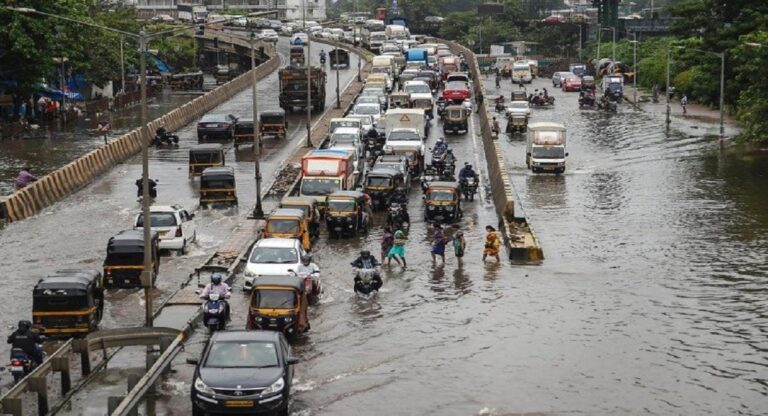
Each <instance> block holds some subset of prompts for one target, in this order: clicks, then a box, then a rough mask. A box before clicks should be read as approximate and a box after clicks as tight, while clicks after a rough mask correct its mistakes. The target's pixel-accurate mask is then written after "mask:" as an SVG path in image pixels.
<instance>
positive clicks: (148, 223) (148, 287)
mask: <svg viewBox="0 0 768 416" xmlns="http://www.w3.org/2000/svg"><path fill="white" fill-rule="evenodd" d="M139 56H140V61H139V62H140V64H139V65H140V67H141V69H140V71H141V72H140V79H141V81H140V82H139V89H140V90H141V129H142V130H146V129H147V34H146V33H145V32H144V31H143V30H142V31H141V32H139ZM145 133H146V134H145V136H146V137H147V138H149V135H150V134H151V133H150V132H145ZM141 172H142V175H141V188H142V189H141V215H142V217H143V218H144V222H143V224H142V226H143V227H142V228H143V230H144V270H143V271H142V273H141V274H142V275H143V279H141V280H142V282H141V283H142V284H143V285H144V308H145V309H144V312H145V315H144V326H148V327H151V326H153V324H154V322H153V321H154V318H153V316H152V281H153V280H154V279H153V278H154V270H153V268H152V263H153V261H152V244H150V241H152V240H151V237H152V217H150V215H149V143H147V142H146V141H145V142H144V143H142V146H141Z"/></svg>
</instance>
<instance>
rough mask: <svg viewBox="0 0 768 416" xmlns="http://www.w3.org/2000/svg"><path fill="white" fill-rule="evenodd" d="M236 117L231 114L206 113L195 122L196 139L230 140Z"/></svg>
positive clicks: (233, 132)
mask: <svg viewBox="0 0 768 416" xmlns="http://www.w3.org/2000/svg"><path fill="white" fill-rule="evenodd" d="M235 123H237V117H235V116H233V115H232V114H206V115H204V116H203V118H201V119H200V121H198V122H197V141H198V142H203V141H206V140H231V139H232V137H234V134H235Z"/></svg>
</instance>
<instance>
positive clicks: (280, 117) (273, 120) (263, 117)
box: [259, 111, 285, 125]
mask: <svg viewBox="0 0 768 416" xmlns="http://www.w3.org/2000/svg"><path fill="white" fill-rule="evenodd" d="M259 121H260V122H261V124H262V125H264V124H279V125H283V124H285V111H263V112H261V113H260V114H259Z"/></svg>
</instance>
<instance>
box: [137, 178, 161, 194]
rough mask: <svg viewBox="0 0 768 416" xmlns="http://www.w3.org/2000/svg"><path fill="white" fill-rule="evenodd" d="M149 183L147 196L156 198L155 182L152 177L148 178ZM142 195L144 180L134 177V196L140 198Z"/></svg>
mask: <svg viewBox="0 0 768 416" xmlns="http://www.w3.org/2000/svg"><path fill="white" fill-rule="evenodd" d="M148 183H149V197H150V198H157V182H156V181H154V180H153V179H151V178H150V179H149V180H148ZM143 196H144V181H143V180H142V179H141V178H139V179H136V197H137V198H141V197H143Z"/></svg>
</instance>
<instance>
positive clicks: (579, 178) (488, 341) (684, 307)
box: [0, 40, 768, 416]
mask: <svg viewBox="0 0 768 416" xmlns="http://www.w3.org/2000/svg"><path fill="white" fill-rule="evenodd" d="M281 42H283V41H282V40H281ZM353 63H354V62H353ZM353 67H354V65H353ZM342 74H344V76H346V77H347V78H346V79H347V80H348V79H349V77H351V76H352V75H353V74H354V70H350V71H347V72H346V73H345V72H342ZM329 78H330V79H329V83H328V88H329V89H331V88H333V87H334V80H335V77H329ZM272 82H274V80H273V81H272ZM548 82H549V81H548V80H538V81H536V82H535V84H534V87H535V88H541V87H543V86H548V85H551V84H547V83H548ZM491 83H492V80H491ZM342 85H343V84H342ZM487 86H488V87H490V88H491V89H489V91H488V95H492V94H493V89H492V88H493V86H492V85H487ZM505 87H506V88H507V89H506V90H505V92H506V93H507V95H508V92H509V86H508V83H507V84H506V85H505ZM270 88H272V89H270ZM549 89H550V90H553V89H552V88H549ZM270 91H271V92H272V94H275V91H274V85H272V84H270V81H269V80H267V81H266V82H262V83H261V89H260V93H261V97H265V98H264V100H263V101H262V106H260V108H263V109H264V110H266V109H268V108H270V107H268V105H269V103H272V105H273V106H274V107H276V103H275V102H274V95H273V96H272V97H271V100H270V101H267V98H266V97H268V96H269V93H270ZM331 95H332V94H329V100H330V101H329V102H332V97H331ZM553 95H555V96H556V98H557V103H556V106H555V108H553V109H535V110H533V112H534V114H533V119H532V120H533V121H544V120H554V121H559V122H562V123H564V124H565V125H566V127H567V128H568V141H569V143H568V147H569V149H568V151H569V153H570V157H569V160H568V170H567V171H566V173H565V174H564V175H562V176H558V177H555V176H549V175H533V174H531V173H530V172H528V171H527V170H526V169H525V165H524V142H523V141H521V140H520V138H519V137H518V138H515V139H512V140H508V139H507V138H506V137H502V138H501V139H500V143H501V144H502V146H503V149H504V151H505V153H506V156H507V162H508V163H507V165H508V167H509V168H510V174H511V175H512V178H513V182H514V184H515V187H516V188H517V190H518V192H519V194H520V195H519V197H520V199H521V201H522V204H523V206H524V208H525V209H526V212H527V214H528V216H529V218H530V220H531V223H532V225H533V227H534V228H535V230H536V232H537V234H538V237H539V239H540V241H541V243H542V244H543V247H544V253H545V261H544V263H543V265H541V266H511V265H509V264H508V263H506V262H502V263H501V264H495V263H494V262H493V261H490V262H488V263H486V264H483V263H482V262H481V261H480V252H481V250H482V234H483V230H482V228H483V227H484V226H485V225H486V224H495V223H496V218H495V214H494V211H493V209H492V205H491V203H490V202H488V201H487V200H484V199H483V198H479V199H476V200H475V202H474V203H469V204H465V205H464V208H465V218H464V219H463V220H462V221H461V223H460V224H461V227H462V229H463V230H464V231H465V234H466V236H467V240H468V253H467V256H466V257H465V260H464V263H463V264H459V263H458V262H457V260H456V259H455V257H454V256H453V255H452V254H450V253H449V254H447V255H446V264H445V265H444V266H443V265H441V264H440V262H439V261H438V264H436V265H433V263H432V261H431V259H430V256H429V246H430V237H431V233H432V230H431V229H430V227H428V226H427V225H426V224H425V223H424V222H423V221H422V219H421V218H422V217H421V214H422V207H421V205H422V202H421V197H420V192H419V191H418V189H414V190H413V192H412V193H411V197H410V203H409V211H410V214H411V218H412V221H413V224H412V226H411V230H410V232H409V236H408V237H409V240H408V244H407V245H406V255H407V258H408V260H409V267H408V268H407V269H405V270H402V269H401V268H399V267H397V266H394V265H393V266H392V267H391V268H387V267H385V268H384V279H385V283H384V288H383V290H382V293H380V294H379V296H378V298H377V299H375V300H373V301H362V300H359V299H357V298H356V297H355V295H354V294H353V293H352V275H351V269H350V267H349V266H348V263H349V262H350V261H352V260H353V259H354V258H355V256H356V254H357V251H358V250H360V249H361V248H367V249H370V250H371V251H372V252H374V253H377V252H378V251H379V250H378V241H379V238H380V235H381V229H380V227H376V228H375V229H374V231H372V232H371V234H370V235H368V236H366V237H358V238H353V239H346V240H333V241H329V240H328V239H327V237H326V236H322V237H321V239H320V240H319V242H318V245H317V247H316V249H315V253H314V260H315V261H316V262H317V263H318V264H319V265H320V267H321V268H322V270H323V284H324V287H325V293H324V295H323V298H322V300H321V302H320V304H319V305H318V306H316V307H314V308H312V309H311V310H310V320H311V323H312V330H311V331H310V332H309V333H308V334H307V336H306V337H304V338H302V339H300V340H299V341H298V342H297V343H296V344H295V346H294V348H295V352H296V355H298V356H299V357H300V359H301V362H300V364H299V365H298V366H297V367H296V379H295V382H294V387H293V388H294V395H293V401H292V408H291V409H292V414H294V415H302V416H307V415H350V416H351V415H360V414H366V415H469V414H494V415H503V414H510V413H513V414H515V413H525V412H531V413H535V412H540V413H546V414H558V415H560V414H569V415H570V414H590V415H591V414H600V415H602V414H660V415H678V414H679V415H689V414H713V415H723V414H745V415H760V414H765V413H766V412H768V404H766V403H768V401H767V400H766V395H767V394H768V362H767V361H766V350H768V341H766V332H768V321H767V320H766V317H768V300H766V299H767V298H768V297H767V296H766V289H765V287H766V283H768V278H767V276H768V266H766V263H765V259H766V254H767V253H768V250H767V249H768V238H767V236H768V211H766V210H765V208H764V206H765V201H766V200H768V181H766V172H768V169H767V168H768V159H766V158H765V157H760V156H759V155H757V156H755V155H744V154H742V153H739V152H735V151H733V150H730V149H727V150H724V151H721V150H720V147H719V145H718V141H717V138H715V137H710V136H705V135H703V134H702V128H701V127H700V126H697V125H696V123H695V122H693V123H685V122H682V121H679V120H675V123H674V124H673V126H672V127H673V128H672V130H671V131H670V133H669V135H667V134H665V131H664V124H663V115H661V114H649V113H644V112H636V111H634V110H632V109H631V108H629V107H628V106H626V105H623V106H622V107H621V108H620V110H619V113H618V114H610V115H606V114H601V113H596V112H594V111H590V110H579V109H578V105H577V94H575V93H569V94H565V93H560V92H553ZM249 103H250V95H249V92H245V93H243V94H240V95H238V96H236V97H235V98H233V100H232V101H230V102H229V103H227V104H224V105H223V106H222V107H221V108H220V109H221V111H237V112H236V113H235V114H242V115H246V114H248V112H249V110H250V105H249ZM231 109H232V110H231ZM217 111H219V110H217ZM476 123H477V120H476V118H475V119H473V126H472V127H476ZM438 126H439V124H438V122H437V121H434V122H433V124H432V127H433V128H432V133H431V137H430V145H431V144H432V143H433V142H434V139H435V138H436V137H437V135H438V132H439V129H437V128H435V127H438ZM502 126H503V124H502ZM290 127H291V130H293V129H294V128H296V129H298V133H296V134H293V135H292V137H290V138H289V140H288V142H287V143H267V144H266V147H267V148H268V149H269V152H270V153H268V155H267V156H265V162H264V165H263V166H262V168H263V169H264V171H265V177H268V174H269V173H271V172H273V170H274V169H275V167H276V166H277V165H278V164H279V162H280V161H281V160H282V159H284V158H285V157H287V155H288V154H289V150H290V149H292V148H293V146H295V145H296V144H297V141H302V140H303V139H304V136H303V134H302V131H303V128H302V127H300V122H299V121H298V120H294V119H292V121H291V126H290ZM474 131H475V132H476V131H477V129H476V128H475V129H474ZM180 136H181V138H182V142H183V143H182V146H181V149H180V150H153V151H152V162H151V171H152V175H151V176H152V177H153V178H159V179H160V183H159V186H158V194H159V198H158V203H181V204H183V205H185V206H187V207H192V206H195V205H196V196H197V189H196V187H197V183H196V182H193V181H189V180H188V179H187V177H186V153H185V151H184V149H186V148H187V147H188V146H189V145H190V144H192V143H194V142H195V140H194V138H195V133H194V126H188V127H186V128H185V129H182V130H181V132H180ZM447 140H448V142H449V143H450V144H451V146H453V147H454V149H455V153H456V154H457V156H458V159H459V163H458V165H459V166H460V165H461V164H463V162H464V161H466V160H469V161H471V162H472V163H473V165H477V166H481V167H482V166H484V162H483V161H482V160H480V159H481V158H482V154H480V153H481V149H482V147H481V146H479V142H478V138H477V137H473V134H471V133H470V134H467V135H461V136H449V137H448V138H447ZM232 152H233V151H232V150H230V153H229V154H228V159H227V160H228V162H227V163H228V164H231V165H233V166H235V169H236V172H237V176H238V192H239V193H240V201H241V206H240V207H239V211H237V212H235V211H210V210H206V211H198V212H197V217H196V219H195V221H197V223H198V232H199V235H200V242H199V243H198V244H197V245H196V247H194V248H193V249H192V250H191V252H190V253H189V254H187V255H186V256H181V257H179V256H176V255H173V256H171V257H164V258H163V263H162V266H161V274H160V276H161V277H160V279H159V280H158V288H157V290H156V291H155V292H156V294H157V296H159V297H161V298H162V297H163V296H167V294H168V293H170V292H171V291H172V290H173V289H175V288H176V287H177V286H178V284H179V282H180V281H182V280H183V278H184V277H185V276H186V275H187V274H188V273H189V272H191V271H192V268H193V267H195V266H197V265H198V264H199V263H200V262H202V261H203V259H204V258H205V255H206V253H210V252H211V251H212V250H213V249H214V248H215V246H216V245H218V244H219V243H220V242H221V241H222V239H224V238H225V237H226V235H227V234H228V232H229V231H230V230H231V229H232V227H233V226H234V225H235V224H236V223H237V222H238V221H239V220H240V219H241V218H242V217H244V216H245V214H246V211H247V210H248V209H249V208H250V206H251V204H252V201H253V199H254V195H253V186H254V181H253V178H252V176H253V172H252V171H253V165H252V164H251V163H249V162H248V161H247V156H250V155H251V153H250V149H249V148H245V149H241V150H240V151H239V152H237V154H235V155H234V156H235V157H232V156H233V154H232ZM239 159H242V162H240V161H239ZM232 160H238V161H235V162H233V163H230V162H229V161H232ZM139 170H140V165H139V164H138V159H132V161H131V162H130V163H127V164H124V165H121V166H119V167H118V168H116V169H115V170H113V171H112V172H110V173H109V174H108V175H106V176H105V177H104V178H103V179H101V180H99V181H97V182H95V183H94V184H92V185H91V186H89V187H88V188H86V189H85V190H84V191H82V192H80V193H78V194H76V195H74V196H72V197H70V198H68V199H66V200H65V201H63V202H61V203H59V204H57V205H55V206H54V207H52V208H48V209H47V210H45V211H44V212H43V213H41V214H40V215H38V216H37V217H35V218H33V219H30V220H27V221H23V222H20V223H16V224H10V225H9V226H8V227H6V228H5V229H3V230H2V231H0V244H1V245H2V247H3V248H4V253H5V256H3V257H2V259H0V270H3V271H4V272H6V273H5V275H6V276H8V277H9V278H8V279H7V280H8V282H9V287H8V289H10V291H11V293H15V294H16V295H15V297H14V299H13V301H12V302H11V301H8V302H5V303H4V304H3V305H2V306H1V307H0V311H1V312H2V313H3V320H2V323H4V324H15V321H16V320H18V319H19V312H18V311H20V310H21V311H29V309H30V298H31V297H30V296H29V293H30V292H31V289H32V286H33V285H34V282H36V281H37V279H38V278H39V277H42V276H44V275H45V274H46V273H48V272H50V271H53V270H56V269H59V268H63V267H72V266H75V267H96V268H99V267H100V265H101V261H102V260H103V252H104V246H105V244H106V241H107V239H108V238H109V236H111V235H112V234H114V233H115V232H117V231H119V230H120V229H123V228H129V227H130V224H131V221H132V218H133V216H134V215H135V213H136V212H137V211H138V209H139V206H138V204H137V203H136V202H135V199H134V195H135V193H134V192H135V188H134V187H133V183H132V182H133V180H134V179H135V178H136V177H138V172H139ZM482 171H483V172H482V173H483V174H484V169H483V170H482ZM484 179H485V178H484ZM265 182H267V181H266V180H265ZM415 184H416V183H415V182H414V185H415ZM274 206H275V201H274V200H268V201H266V202H265V210H267V211H268V210H269V209H271V208H272V207H274ZM382 222H383V218H382V217H378V218H377V225H380V224H382ZM236 284H237V283H236ZM246 302H247V299H246V297H245V295H244V294H241V293H240V292H235V293H234V294H233V300H232V306H233V318H232V325H231V327H232V328H242V327H243V326H244V321H245V315H246V306H247V303H246ZM27 314H28V312H27ZM142 321H143V306H142V303H141V299H140V297H139V295H138V293H137V292H135V291H125V290H121V291H116V292H112V293H110V295H109V299H108V303H107V308H106V319H105V322H104V326H105V327H118V326H132V325H140V324H141V323H142ZM204 339H205V336H204V335H203V334H202V331H198V332H197V333H196V334H195V335H194V338H193V339H192V340H191V342H190V343H189V344H188V345H187V347H186V349H185V351H184V352H183V353H182V354H180V356H179V358H178V359H177V363H176V364H175V366H174V369H175V370H176V372H175V374H173V375H172V376H171V377H170V378H169V379H168V380H167V382H165V383H164V384H163V385H162V386H161V387H160V391H161V392H162V393H163V394H162V396H161V397H160V398H159V399H158V401H157V403H155V405H156V406H157V409H158V413H160V414H168V415H187V414H190V400H189V389H190V383H191V382H192V376H191V374H192V371H193V367H192V366H190V365H186V364H183V362H184V360H185V359H186V358H197V357H198V355H199V352H200V350H201V348H202V342H204ZM0 353H2V354H7V350H3V351H0ZM138 354H140V353H139V352H136V355H135V356H136V357H137V359H136V360H133V361H130V363H133V364H132V365H135V363H138V362H141V361H142V360H141V358H140V355H138ZM6 356H7V355H6ZM128 362H129V361H128V360H127V359H126V360H123V361H117V362H116V363H115V365H110V370H108V371H107V372H105V373H104V374H103V376H102V377H103V381H105V382H106V384H109V385H112V386H113V387H112V388H109V387H106V386H105V385H104V384H102V385H101V389H100V390H98V392H99V394H98V395H97V394H92V395H89V396H88V397H87V398H82V397H81V398H80V399H79V401H78V402H76V405H75V406H74V408H73V410H72V412H71V413H70V414H84V415H101V414H103V408H104V407H103V406H104V403H105V401H106V399H105V396H107V395H111V394H117V393H123V392H124V389H125V384H124V383H125V381H124V373H125V371H135V370H130V369H131V367H130V366H129V365H127V364H126V363H128ZM95 391H96V390H94V392H95Z"/></svg>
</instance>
